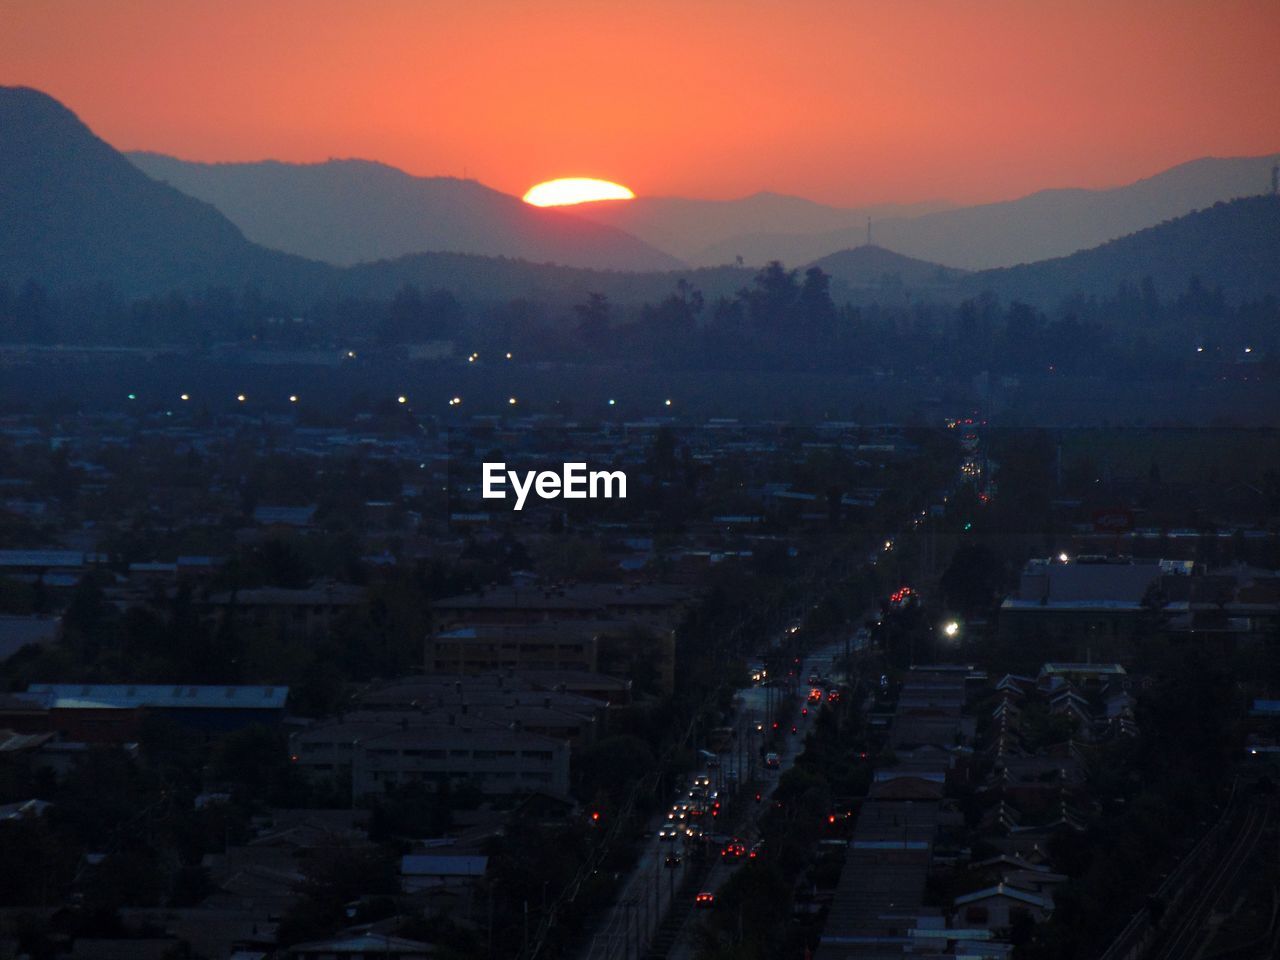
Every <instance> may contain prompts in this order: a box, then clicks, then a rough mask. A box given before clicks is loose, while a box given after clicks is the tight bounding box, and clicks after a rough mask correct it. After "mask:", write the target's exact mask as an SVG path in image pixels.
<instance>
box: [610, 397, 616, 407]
mask: <svg viewBox="0 0 1280 960" xmlns="http://www.w3.org/2000/svg"><path fill="white" fill-rule="evenodd" d="M617 402H618V401H617V400H614V399H613V398H612V397H610V398H609V406H611V407H612V406H613V405H614V404H616V403H617Z"/></svg>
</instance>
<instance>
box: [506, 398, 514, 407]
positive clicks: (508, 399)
mask: <svg viewBox="0 0 1280 960" xmlns="http://www.w3.org/2000/svg"><path fill="white" fill-rule="evenodd" d="M507 403H509V404H511V406H513V407H514V406H515V405H516V398H515V397H507Z"/></svg>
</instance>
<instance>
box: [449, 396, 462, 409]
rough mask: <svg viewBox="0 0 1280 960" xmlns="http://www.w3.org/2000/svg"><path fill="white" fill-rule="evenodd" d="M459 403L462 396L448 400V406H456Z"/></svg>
mask: <svg viewBox="0 0 1280 960" xmlns="http://www.w3.org/2000/svg"><path fill="white" fill-rule="evenodd" d="M460 403H462V398H461V397H454V398H453V399H452V400H450V401H449V406H451V407H456V406H458V405H459V404H460Z"/></svg>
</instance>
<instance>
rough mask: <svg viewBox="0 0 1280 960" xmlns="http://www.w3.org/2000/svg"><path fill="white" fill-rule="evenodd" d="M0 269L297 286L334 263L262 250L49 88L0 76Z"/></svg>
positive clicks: (0, 273)
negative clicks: (102, 134) (104, 135)
mask: <svg viewBox="0 0 1280 960" xmlns="http://www.w3.org/2000/svg"><path fill="white" fill-rule="evenodd" d="M0 131H2V133H0V223H2V224H3V225H4V228H3V229H2V230H0V280H4V281H9V282H11V283H15V284H18V283H22V282H24V281H26V280H29V279H34V280H36V281H38V282H40V283H42V284H45V285H47V286H50V287H66V286H72V285H77V286H88V285H92V284H95V283H100V282H101V283H107V284H110V285H112V286H114V287H115V288H116V289H117V290H119V291H120V292H122V293H126V294H139V293H147V292H153V291H157V290H167V289H169V288H171V287H176V286H201V285H207V284H213V283H218V284H227V285H231V286H237V287H238V286H243V285H244V284H248V283H253V284H263V285H269V286H271V287H272V288H276V289H281V288H289V289H300V288H301V287H303V286H318V285H320V284H322V283H324V282H325V280H326V278H327V277H328V276H329V275H330V273H331V268H329V267H326V266H325V265H323V264H319V263H312V262H309V261H306V260H303V259H301V258H298V257H291V256H288V255H285V254H281V253H276V252H274V251H270V250H264V249H262V248H260V247H257V246H255V245H254V244H252V243H250V242H249V241H247V240H246V239H245V238H244V237H243V236H242V235H241V233H240V231H239V230H237V229H236V227H235V226H234V225H233V224H232V223H231V222H230V221H229V220H227V219H226V217H224V216H223V215H222V214H220V213H219V212H218V211H217V210H215V209H214V208H213V207H211V206H209V205H208V204H205V203H202V202H200V201H199V200H195V199H193V198H191V197H189V196H187V195H186V194H183V193H179V192H178V191H177V190H175V189H173V188H172V187H168V186H166V185H164V184H161V183H157V182H155V181H154V180H151V179H150V178H148V177H147V176H146V175H144V174H143V173H142V172H141V171H139V170H138V169H137V168H135V167H134V166H133V165H132V164H131V163H129V162H128V161H127V160H126V159H125V158H124V157H123V156H122V155H121V154H119V153H118V152H117V151H116V150H115V149H113V148H112V147H111V146H109V145H108V144H106V143H104V142H103V141H102V140H100V139H98V138H97V137H96V136H94V135H93V133H91V132H90V131H89V129H88V127H86V126H85V125H84V124H83V123H81V122H80V121H79V120H78V119H77V118H76V116H75V114H73V113H72V112H71V111H70V110H68V109H67V108H66V107H64V106H62V104H60V103H58V102H57V101H56V100H54V99H53V98H52V97H49V96H47V95H46V94H43V93H40V92H39V91H37V90H31V89H28V88H24V87H0Z"/></svg>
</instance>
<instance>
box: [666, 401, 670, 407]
mask: <svg viewBox="0 0 1280 960" xmlns="http://www.w3.org/2000/svg"><path fill="white" fill-rule="evenodd" d="M666 405H667V406H668V407H669V406H671V400H670V399H667V401H666Z"/></svg>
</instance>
